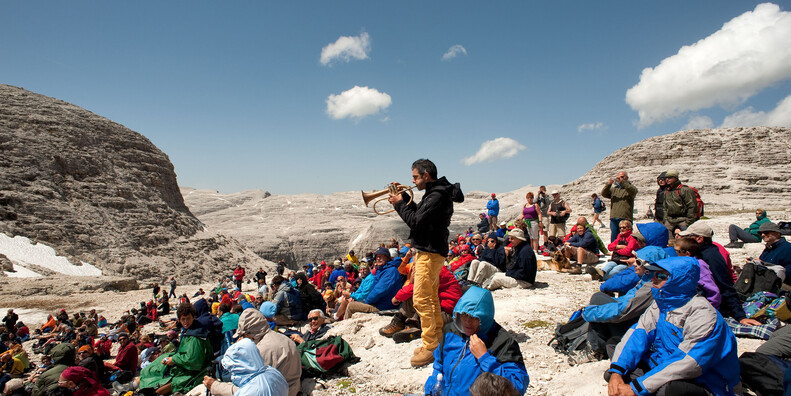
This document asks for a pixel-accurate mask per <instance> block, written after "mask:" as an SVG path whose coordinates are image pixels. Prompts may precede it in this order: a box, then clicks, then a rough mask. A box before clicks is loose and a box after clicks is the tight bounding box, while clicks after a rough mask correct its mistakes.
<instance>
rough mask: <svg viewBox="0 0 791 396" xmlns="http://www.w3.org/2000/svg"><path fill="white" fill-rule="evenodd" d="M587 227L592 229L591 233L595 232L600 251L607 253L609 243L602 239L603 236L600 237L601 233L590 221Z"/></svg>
mask: <svg viewBox="0 0 791 396" xmlns="http://www.w3.org/2000/svg"><path fill="white" fill-rule="evenodd" d="M585 228H587V229H589V230H591V233H593V236H594V238H596V244H597V245H599V251H600V252H601V253H602V254H607V253H608V252H609V251H608V250H607V245H605V244H604V242H603V241H602V240H601V238H599V233H597V232H596V228H595V227H593V226H592V225H591V224H590V223H588V224H587V225H586V226H585Z"/></svg>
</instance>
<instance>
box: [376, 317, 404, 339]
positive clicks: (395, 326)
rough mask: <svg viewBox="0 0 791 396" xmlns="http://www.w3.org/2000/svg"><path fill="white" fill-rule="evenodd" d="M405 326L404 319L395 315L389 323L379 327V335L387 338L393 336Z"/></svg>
mask: <svg viewBox="0 0 791 396" xmlns="http://www.w3.org/2000/svg"><path fill="white" fill-rule="evenodd" d="M405 327H406V325H405V324H404V321H403V320H401V318H399V317H398V316H397V315H396V316H393V320H391V321H390V324H389V325H387V326H385V327H382V328H381V329H379V335H381V336H384V337H387V338H391V337H393V334H395V333H398V332H399V331H401V330H404V328H405Z"/></svg>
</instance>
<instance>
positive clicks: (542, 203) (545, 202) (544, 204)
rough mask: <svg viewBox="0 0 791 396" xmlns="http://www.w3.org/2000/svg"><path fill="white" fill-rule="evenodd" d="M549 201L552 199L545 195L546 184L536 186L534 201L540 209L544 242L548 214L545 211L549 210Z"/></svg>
mask: <svg viewBox="0 0 791 396" xmlns="http://www.w3.org/2000/svg"><path fill="white" fill-rule="evenodd" d="M551 202H552V199H551V198H549V196H548V195H547V188H546V186H540V187H538V197H536V203H537V204H538V207H539V208H540V209H541V226H542V229H543V231H544V243H546V242H547V236H548V235H547V232H548V231H549V216H548V215H547V211H548V210H549V204H550V203H551Z"/></svg>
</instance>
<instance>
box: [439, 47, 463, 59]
mask: <svg viewBox="0 0 791 396" xmlns="http://www.w3.org/2000/svg"><path fill="white" fill-rule="evenodd" d="M459 55H467V49H466V48H464V47H462V46H461V45H459V44H456V45H454V46H452V47H450V48H448V50H447V51H446V52H445V54H444V55H442V60H444V61H447V60H451V59H453V58H455V57H457V56H459Z"/></svg>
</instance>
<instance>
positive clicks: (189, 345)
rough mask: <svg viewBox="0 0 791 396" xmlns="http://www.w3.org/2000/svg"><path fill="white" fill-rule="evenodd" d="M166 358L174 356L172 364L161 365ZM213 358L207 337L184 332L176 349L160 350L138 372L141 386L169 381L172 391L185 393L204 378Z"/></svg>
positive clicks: (152, 387) (155, 385)
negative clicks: (157, 354) (171, 351)
mask: <svg viewBox="0 0 791 396" xmlns="http://www.w3.org/2000/svg"><path fill="white" fill-rule="evenodd" d="M206 335H208V334H206ZM166 357H173V363H174V364H173V365H172V366H166V365H164V364H162V359H164V358H166ZM213 357H214V353H213V352H212V347H211V344H210V343H209V341H208V339H207V338H203V337H199V336H192V335H187V333H185V335H184V336H183V337H182V338H181V343H179V349H178V351H176V352H175V353H163V354H162V355H160V356H159V357H158V358H157V359H156V360H154V361H153V362H151V364H149V365H148V366H146V368H144V369H143V371H141V372H140V389H157V388H159V387H161V386H164V385H165V384H167V383H168V382H170V383H171V389H172V392H173V393H176V392H181V393H187V392H189V391H190V390H192V388H194V387H196V386H198V385H199V384H200V383H201V382H202V381H203V376H204V375H206V368H207V367H208V366H209V364H210V363H211V360H212V358H213Z"/></svg>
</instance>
